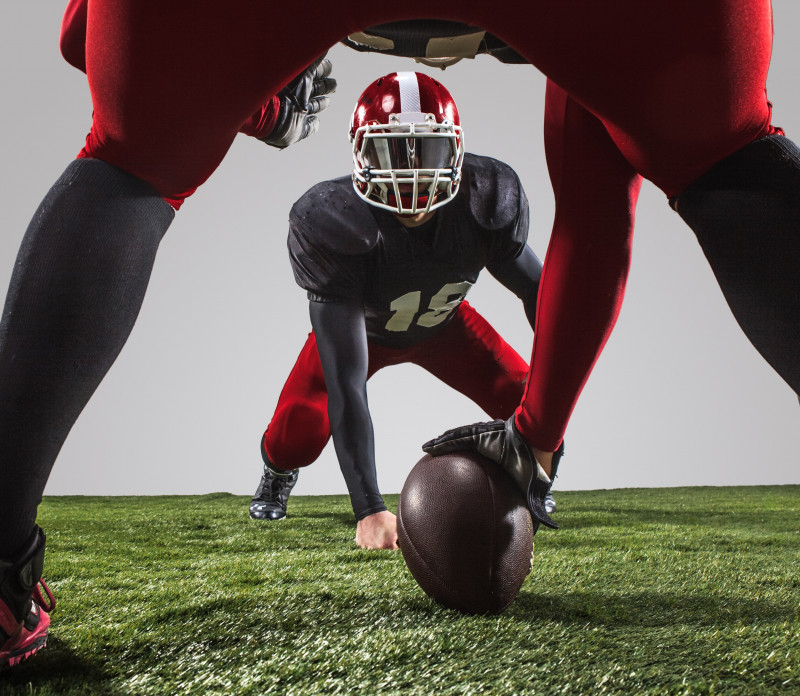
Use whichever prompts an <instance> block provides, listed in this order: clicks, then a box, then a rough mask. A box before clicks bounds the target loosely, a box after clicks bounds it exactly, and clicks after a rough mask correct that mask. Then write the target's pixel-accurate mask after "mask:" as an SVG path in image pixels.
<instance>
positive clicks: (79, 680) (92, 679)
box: [0, 636, 130, 696]
mask: <svg viewBox="0 0 800 696" xmlns="http://www.w3.org/2000/svg"><path fill="white" fill-rule="evenodd" d="M113 680H114V676H113V675H112V674H111V673H109V672H108V671H107V670H105V669H104V668H103V664H102V663H100V662H98V661H89V660H87V659H85V658H83V657H81V656H80V655H79V654H78V653H76V652H75V651H74V650H72V649H71V648H70V647H69V645H68V644H67V643H65V642H64V641H62V640H59V639H58V638H55V637H53V636H50V637H49V638H48V640H47V647H45V648H44V649H43V650H42V651H41V652H39V653H37V654H36V655H34V656H33V657H31V658H29V659H27V660H25V661H24V662H22V663H21V664H20V665H19V666H17V667H14V668H12V669H10V670H8V671H5V672H2V673H0V696H4V695H5V694H22V693H25V694H27V693H35V694H39V693H42V694H59V696H79V695H81V696H82V695H83V694H85V693H87V692H90V693H102V694H107V696H126V695H127V694H129V693H130V692H129V691H127V690H124V689H120V688H119V686H117V685H115V684H114V683H113Z"/></svg>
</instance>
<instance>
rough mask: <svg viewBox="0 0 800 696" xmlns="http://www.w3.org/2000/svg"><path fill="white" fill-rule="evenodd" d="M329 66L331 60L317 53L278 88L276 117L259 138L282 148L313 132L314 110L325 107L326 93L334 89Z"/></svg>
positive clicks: (317, 120)
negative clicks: (266, 132)
mask: <svg viewBox="0 0 800 696" xmlns="http://www.w3.org/2000/svg"><path fill="white" fill-rule="evenodd" d="M332 69H333V66H332V65H331V62H330V61H329V60H328V59H327V58H325V56H324V55H323V56H320V57H319V58H318V59H317V60H315V61H314V62H313V63H312V64H311V65H309V66H308V67H307V68H306V69H305V70H304V71H303V72H302V73H300V74H299V75H298V76H297V77H295V78H294V79H293V80H292V81H291V82H290V83H289V84H288V85H286V87H284V88H283V89H282V90H281V91H280V92H278V98H279V99H280V102H281V105H280V108H279V110H278V120H277V121H276V122H275V127H274V128H273V129H272V131H271V132H270V134H269V135H268V136H267V137H266V138H261V140H262V141H263V142H265V143H266V144H267V145H272V146H273V147H277V148H280V149H281V150H282V149H284V148H286V147H289V145H292V144H293V143H296V142H297V141H298V140H302V139H303V138H307V137H308V136H309V135H313V134H314V133H316V132H317V129H318V128H319V119H318V118H317V116H316V114H318V113H319V112H320V111H322V110H323V109H326V108H327V107H328V102H329V101H330V98H329V97H328V95H329V94H332V93H333V92H335V91H336V80H334V79H333V78H332V77H329V75H330V74H331V70H332Z"/></svg>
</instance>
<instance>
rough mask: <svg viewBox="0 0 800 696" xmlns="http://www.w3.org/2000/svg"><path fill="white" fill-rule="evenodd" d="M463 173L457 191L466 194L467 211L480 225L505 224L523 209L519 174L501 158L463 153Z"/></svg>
mask: <svg viewBox="0 0 800 696" xmlns="http://www.w3.org/2000/svg"><path fill="white" fill-rule="evenodd" d="M463 176H464V180H463V182H462V183H461V189H460V190H459V192H458V195H459V196H461V195H464V194H466V196H467V197H468V198H469V200H468V205H469V210H470V212H471V213H472V215H473V216H474V217H475V220H476V221H477V223H478V224H479V225H480V226H481V227H483V228H484V229H487V230H499V229H503V228H505V227H509V226H510V225H513V224H514V222H515V221H516V220H517V219H518V218H519V217H520V216H521V215H522V214H523V213H524V212H526V211H527V208H528V199H527V198H526V196H525V192H524V191H523V190H522V184H521V183H520V180H519V177H518V176H517V173H516V172H515V171H514V170H513V169H512V168H511V167H509V166H508V165H507V164H506V163H505V162H501V161H500V160H496V159H493V158H492V157H483V156H481V155H472V154H469V153H467V154H466V155H465V156H464V166H463Z"/></svg>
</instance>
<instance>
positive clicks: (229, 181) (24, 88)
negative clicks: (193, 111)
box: [0, 0, 800, 495]
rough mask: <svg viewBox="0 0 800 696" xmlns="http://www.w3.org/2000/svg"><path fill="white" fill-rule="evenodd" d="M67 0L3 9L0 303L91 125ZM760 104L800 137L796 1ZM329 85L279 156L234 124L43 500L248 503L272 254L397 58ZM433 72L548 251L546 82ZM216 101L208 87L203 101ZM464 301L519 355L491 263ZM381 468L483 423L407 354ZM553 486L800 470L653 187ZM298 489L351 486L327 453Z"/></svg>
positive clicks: (290, 319)
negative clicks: (65, 20) (623, 292)
mask: <svg viewBox="0 0 800 696" xmlns="http://www.w3.org/2000/svg"><path fill="white" fill-rule="evenodd" d="M62 10H63V0H62V1H56V0H44V1H42V2H4V3H2V6H1V7H0V58H1V60H0V62H1V63H2V65H3V71H2V76H0V80H2V94H3V106H2V128H0V138H1V139H2V141H1V143H2V145H1V146H0V152H1V153H2V160H0V172H2V186H0V196H2V214H3V228H2V230H3V231H2V237H0V287H2V289H3V290H2V294H3V296H4V294H5V289H6V287H7V285H8V280H9V278H10V275H11V270H12V266H13V263H14V257H15V255H16V251H17V247H18V246H19V243H20V240H21V238H22V235H23V233H24V231H25V228H26V226H27V223H28V220H29V219H30V217H31V215H32V214H33V212H34V210H35V208H36V206H37V204H38V203H39V201H40V200H41V198H42V197H43V196H44V194H45V193H46V191H47V190H48V188H49V187H50V185H51V184H52V182H53V181H54V180H55V179H56V177H57V176H58V175H59V174H60V173H61V171H62V170H63V168H64V167H65V166H66V165H67V163H68V162H69V161H70V160H71V159H72V158H73V157H74V156H75V154H76V153H77V152H78V150H79V149H80V147H81V145H82V143H83V139H84V136H85V134H86V132H87V130H88V128H89V125H90V118H91V103H90V99H89V93H88V89H87V86H86V80H85V77H84V75H82V74H81V73H79V72H77V71H76V70H74V69H73V68H71V67H70V66H68V65H67V64H66V63H65V62H64V61H63V60H62V59H61V57H60V55H59V53H58V33H59V25H60V20H61V12H62ZM775 20H776V21H775V25H776V36H775V54H774V57H773V67H772V73H771V78H770V83H769V96H770V98H771V99H772V101H773V102H774V104H775V111H774V116H775V123H777V124H780V125H783V126H784V127H785V128H786V130H787V132H788V133H789V134H790V135H794V137H795V138H800V98H798V95H797V74H796V73H797V67H798V55H800V54H799V53H798V50H797V47H796V41H797V38H796V37H797V30H798V28H800V8H798V6H797V3H796V0H776V2H775ZM330 57H331V58H332V60H333V62H334V66H335V76H336V78H337V79H338V81H339V89H338V92H337V94H336V95H335V96H334V99H333V103H332V105H331V107H330V109H329V110H328V111H327V112H326V113H325V114H324V115H323V123H322V127H321V129H320V131H319V132H318V133H317V135H315V136H314V137H313V138H312V139H311V140H309V141H306V142H303V143H301V144H299V145H297V146H294V147H292V148H290V149H288V150H286V151H283V152H278V151H275V150H272V149H271V148H267V147H266V146H264V145H262V144H261V143H259V142H257V141H255V140H252V139H250V138H247V137H244V136H239V137H238V138H237V140H236V142H235V143H234V145H233V147H232V149H231V151H230V153H229V155H228V157H227V158H226V160H225V161H224V163H223V164H222V166H221V167H220V168H219V169H218V170H217V172H216V173H215V174H214V175H213V176H212V177H211V179H210V180H209V181H208V183H207V184H205V186H203V187H202V188H201V189H200V191H199V192H198V193H197V194H196V195H195V196H194V197H192V198H191V199H189V201H188V202H187V203H186V204H185V206H184V207H183V209H182V210H181V211H180V212H179V213H178V215H177V217H176V220H175V222H174V223H173V225H172V227H171V229H170V230H169V232H168V233H167V235H166V237H165V240H164V242H163V244H162V247H161V250H160V253H159V257H158V260H157V263H156V267H155V271H154V274H153V278H152V281H151V284H150V288H149V292H148V296H147V298H146V300H145V303H144V307H143V310H142V313H141V315H140V318H139V321H138V324H137V326H136V328H135V330H134V332H133V335H132V337H131V339H130V341H129V342H128V345H127V347H126V349H125V350H124V351H123V353H122V356H121V357H120V358H119V360H118V361H117V363H116V364H115V366H114V367H113V368H112V370H111V373H110V374H109V376H108V377H107V378H106V380H105V381H104V382H103V384H102V385H101V386H100V388H99V390H98V391H97V393H96V395H95V397H94V398H93V400H92V401H91V402H90V404H89V406H88V407H87V408H86V410H85V411H84V413H83V415H82V416H81V418H80V419H79V421H78V423H77V425H76V426H75V428H74V429H73V432H72V434H71V435H70V437H69V439H68V440H67V443H66V445H65V447H64V449H63V451H62V453H61V456H60V459H59V461H58V462H57V464H56V467H55V469H54V473H53V475H52V477H51V479H50V482H49V484H48V486H47V490H46V493H47V494H51V495H60V494H111V495H117V494H136V495H139V494H173V493H175V494H200V493H208V492H213V491H230V492H232V493H237V494H249V493H252V491H253V490H254V488H255V485H256V483H257V481H258V477H259V472H260V468H261V461H260V457H259V450H258V441H259V438H260V436H261V433H262V431H263V429H264V427H265V426H266V424H267V423H268V421H269V418H270V416H271V414H272V410H273V408H274V406H275V403H276V400H277V397H278V393H279V391H280V389H281V387H282V385H283V382H284V380H285V378H286V376H287V374H288V372H289V370H290V368H291V367H292V365H293V364H294V360H295V358H296V356H297V353H298V351H299V349H300V347H301V346H302V344H303V342H304V340H305V338H306V334H307V333H308V331H309V320H308V312H307V302H306V299H305V293H304V292H303V291H302V290H301V289H299V288H298V287H297V286H296V285H295V283H294V280H293V278H292V273H291V269H290V266H289V261H288V257H287V253H286V242H285V240H286V228H287V225H286V221H287V216H288V211H289V208H290V206H291V203H292V202H293V201H294V200H295V199H296V198H297V197H298V196H299V195H300V194H302V193H303V191H305V190H306V189H307V188H308V187H310V186H311V185H312V184H314V183H315V182H317V181H318V180H321V179H324V178H329V177H334V176H338V175H342V174H346V173H348V172H349V169H350V162H351V160H350V149H349V143H348V140H347V137H346V134H347V127H348V120H349V116H350V112H351V110H352V108H353V105H354V103H355V100H356V99H357V97H358V95H359V94H360V92H361V91H362V90H363V88H364V87H365V86H366V85H367V84H368V82H370V81H371V80H372V79H374V78H376V77H378V76H380V75H382V74H385V73H388V72H391V71H393V70H397V69H400V70H408V69H414V66H413V63H412V62H411V61H405V60H402V59H396V58H389V57H385V56H368V55H363V54H357V53H355V52H353V51H350V50H349V49H345V48H343V47H335V48H333V49H332V50H331V52H330ZM418 69H419V70H421V71H423V72H428V73H430V74H435V75H436V77H438V78H439V79H441V80H442V81H443V82H444V83H445V84H446V85H447V86H448V88H449V89H450V90H451V92H452V94H453V95H454V97H455V99H456V101H457V103H458V106H459V109H460V111H461V115H462V121H463V124H464V127H465V131H466V142H467V148H468V149H469V150H471V151H473V152H477V153H481V154H487V155H492V156H494V157H497V158H499V159H502V160H505V161H506V162H508V163H509V164H511V165H512V166H513V167H515V168H516V170H517V171H518V172H519V174H520V176H521V179H522V181H523V184H524V186H525V187H526V190H527V193H528V197H529V198H530V200H531V204H532V211H533V215H532V230H531V236H530V243H531V246H532V247H533V249H534V250H535V251H536V253H537V254H539V256H540V257H542V258H543V257H544V253H545V250H546V247H547V241H548V237H549V231H550V224H551V221H552V214H553V202H552V194H551V191H550V185H549V181H548V178H547V172H546V169H545V164H544V155H543V146H542V136H541V130H542V123H541V122H542V107H543V93H544V79H543V77H542V76H541V75H540V74H539V73H538V72H537V71H536V70H535V69H533V68H532V67H530V66H504V65H501V64H500V63H498V62H496V61H494V60H493V59H491V58H487V57H484V58H479V59H477V60H474V61H464V62H462V63H460V64H458V65H455V66H453V67H451V68H448V69H447V70H446V71H445V72H444V73H442V72H441V71H438V70H433V69H430V68H425V67H422V66H419V67H418ZM209 98H212V95H209ZM470 301H471V302H472V304H473V305H474V306H476V307H477V308H478V309H479V311H481V312H482V313H484V314H485V315H486V316H487V317H488V318H489V320H490V321H491V322H492V323H494V325H495V326H496V327H497V328H498V329H499V330H500V332H501V333H502V334H503V335H504V336H506V338H507V339H508V340H509V341H510V342H511V343H512V345H514V346H515V347H516V348H517V350H518V351H519V352H520V353H522V354H523V356H525V357H526V359H527V358H528V357H529V355H530V345H531V333H530V330H529V328H528V326H527V323H526V321H525V317H524V314H523V312H522V309H521V307H520V306H519V303H518V302H517V300H516V298H514V297H513V296H512V295H510V294H509V293H508V292H507V291H505V290H504V289H503V288H502V287H500V286H499V285H497V283H496V282H495V281H494V280H493V279H492V278H491V277H489V276H488V274H486V276H485V277H482V278H481V280H480V281H479V283H478V285H477V286H476V287H475V289H474V292H473V293H472V294H471V297H470ZM369 399H370V405H371V408H372V414H373V418H374V423H375V431H376V446H377V460H378V466H379V480H380V482H381V486H382V489H383V490H384V492H386V493H391V492H398V491H399V490H400V488H401V487H402V484H403V481H404V480H405V476H406V474H407V473H408V471H409V469H410V468H411V467H412V466H413V464H414V463H415V462H416V461H417V460H418V459H419V457H420V455H421V452H420V449H419V445H420V443H422V442H423V441H424V440H426V439H428V438H429V437H432V436H434V435H437V434H438V433H439V432H441V431H442V430H444V429H446V428H449V427H452V426H455V425H459V424H462V423H467V422H474V421H476V420H484V419H485V416H484V414H483V413H482V412H481V411H480V410H479V409H478V408H477V407H476V406H474V405H473V404H472V403H470V402H468V401H467V400H466V399H464V398H462V397H461V396H460V395H457V394H455V393H453V392H451V391H450V390H449V389H448V388H447V387H444V386H443V385H441V384H439V383H438V382H436V381H435V380H434V379H433V378H432V377H431V376H430V375H428V374H427V373H424V372H422V371H421V370H420V369H418V368H415V367H411V366H400V367H395V368H389V369H386V370H384V371H383V372H381V373H378V374H377V375H376V376H375V377H374V378H373V379H372V381H371V382H370V386H369ZM566 444H567V457H566V458H565V460H564V463H563V465H562V471H561V474H560V476H559V479H558V481H557V487H558V488H560V489H587V488H614V487H628V486H675V485H722V484H724V485H728V484H765V483H798V482H800V467H798V451H800V406H798V402H797V397H796V396H794V394H793V393H792V392H791V391H790V390H789V388H788V387H787V386H786V385H785V384H784V383H783V382H782V381H781V380H780V379H779V378H778V377H777V376H776V375H775V374H774V373H773V372H772V370H771V369H770V368H769V367H768V366H767V365H766V364H765V363H764V362H763V361H762V360H761V358H760V357H759V356H758V354H757V353H756V352H755V350H754V349H753V348H752V347H751V346H750V344H749V343H748V342H747V340H746V339H745V338H744V336H743V334H742V333H741V332H740V330H739V329H738V327H737V325H736V324H735V323H734V320H733V319H732V317H731V315H730V312H729V311H728V309H727V306H726V305H725V302H724V300H723V298H722V296H721V293H720V292H719V290H718V288H717V286H716V284H715V281H714V278H713V276H712V274H711V272H710V270H709V269H708V267H707V265H706V262H705V260H704V258H703V256H702V254H701V252H700V250H699V248H698V246H697V244H696V242H695V241H694V237H693V235H692V233H691V232H690V230H689V229H688V228H686V227H685V226H684V225H683V224H682V222H681V221H680V219H679V218H678V217H677V215H676V214H674V213H673V212H672V211H671V210H670V209H669V208H668V206H667V203H666V200H665V198H664V196H663V195H662V194H661V193H660V192H659V191H658V190H657V189H656V188H655V187H654V186H652V185H650V184H646V185H645V187H644V189H643V191H642V196H641V201H640V204H639V208H638V219H637V236H636V242H635V251H634V263H633V270H632V272H631V277H630V283H629V286H628V292H627V297H626V301H625V305H624V307H623V310H622V315H621V317H620V320H619V323H618V325H617V328H616V330H615V332H614V335H613V336H612V338H611V340H610V341H609V343H608V345H607V347H606V350H605V352H604V354H603V356H602V357H601V359H600V361H599V363H598V365H597V367H596V369H595V371H594V373H593V375H592V377H591V379H590V380H589V383H588V385H587V387H586V389H585V391H584V394H583V397H582V399H581V401H580V403H579V406H578V408H577V409H576V411H575V414H574V416H573V419H572V422H571V424H570V427H569V430H568V432H567V439H566ZM296 492H297V494H328V493H343V492H345V487H344V484H343V482H342V479H341V476H340V474H339V471H338V466H337V464H336V460H335V457H334V453H333V448H332V447H331V446H330V445H329V446H328V448H327V449H326V450H325V452H324V453H323V455H322V457H321V458H320V460H319V461H318V462H317V463H316V464H315V465H313V466H312V467H311V468H309V469H307V470H306V471H304V472H303V473H302V475H301V477H300V483H299V485H298V487H297V489H296Z"/></svg>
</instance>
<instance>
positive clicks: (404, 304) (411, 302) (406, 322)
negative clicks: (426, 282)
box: [386, 290, 422, 331]
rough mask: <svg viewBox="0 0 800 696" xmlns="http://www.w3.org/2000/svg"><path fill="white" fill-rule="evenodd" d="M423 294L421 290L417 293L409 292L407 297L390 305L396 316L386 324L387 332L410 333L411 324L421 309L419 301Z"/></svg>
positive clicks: (402, 297)
mask: <svg viewBox="0 0 800 696" xmlns="http://www.w3.org/2000/svg"><path fill="white" fill-rule="evenodd" d="M421 297H422V293H421V292H420V291H419V290H416V291H415V292H407V293H406V294H405V295H401V296H400V297H398V298H397V299H396V300H394V302H392V304H390V305H389V309H391V310H392V311H393V312H394V314H392V318H391V319H389V321H387V322H386V330H387V331H408V327H409V326H411V322H412V321H414V317H415V316H416V314H417V310H418V309H419V300H420V298H421Z"/></svg>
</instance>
